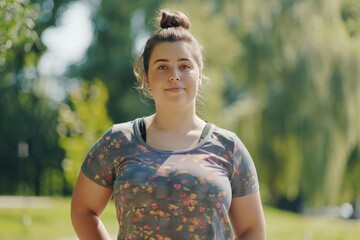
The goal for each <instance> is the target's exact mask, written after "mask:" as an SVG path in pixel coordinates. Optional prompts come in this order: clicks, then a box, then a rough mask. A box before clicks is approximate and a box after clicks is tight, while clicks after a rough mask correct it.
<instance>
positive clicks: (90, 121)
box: [57, 80, 112, 185]
mask: <svg viewBox="0 0 360 240" xmlns="http://www.w3.org/2000/svg"><path fill="white" fill-rule="evenodd" d="M107 101H108V92H107V89H106V87H105V85H104V83H103V82H102V81H101V80H95V81H94V82H93V83H89V82H86V81H85V82H83V83H82V84H81V86H80V87H79V88H78V89H76V90H74V91H73V92H72V93H71V95H70V103H69V104H65V103H63V104H62V105H61V106H60V108H59V119H58V121H59V124H58V126H57V131H58V133H59V135H60V138H59V144H60V146H61V147H62V148H63V149H64V150H65V152H66V158H65V159H64V160H63V162H62V165H63V168H64V170H65V177H66V179H67V182H68V183H69V184H70V185H74V184H75V181H76V179H77V176H78V174H79V171H80V167H81V164H82V162H83V160H84V158H85V156H86V153H87V152H88V151H89V149H90V147H91V146H92V145H93V144H94V143H95V142H96V140H97V139H99V138H100V137H101V136H102V135H103V134H104V132H105V131H106V130H107V129H109V128H110V127H111V125H112V122H111V120H110V119H109V117H108V114H107V109H106V103H107Z"/></svg>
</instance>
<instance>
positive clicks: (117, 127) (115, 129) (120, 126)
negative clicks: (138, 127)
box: [111, 120, 135, 134]
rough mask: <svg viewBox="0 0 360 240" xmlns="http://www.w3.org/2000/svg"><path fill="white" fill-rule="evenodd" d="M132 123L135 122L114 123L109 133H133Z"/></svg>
mask: <svg viewBox="0 0 360 240" xmlns="http://www.w3.org/2000/svg"><path fill="white" fill-rule="evenodd" d="M134 121H135V120H131V121H127V122H121V123H115V124H114V125H113V126H112V127H111V133H112V134H116V133H120V132H122V133H129V132H134V127H133V126H134Z"/></svg>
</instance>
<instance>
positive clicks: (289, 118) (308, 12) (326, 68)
mask: <svg viewBox="0 0 360 240" xmlns="http://www.w3.org/2000/svg"><path fill="white" fill-rule="evenodd" d="M347 2H348V3H350V2H351V3H353V2H352V1H347ZM219 8H220V9H221V12H222V13H225V15H226V17H227V19H228V22H229V24H231V25H232V29H233V30H234V31H233V32H234V34H235V35H236V36H237V38H238V39H239V41H241V43H243V45H244V48H245V54H244V55H240V56H239V58H238V59H237V63H236V65H234V66H235V67H234V69H233V72H234V73H235V74H234V78H233V81H234V83H236V84H238V85H239V86H240V87H239V88H237V89H236V88H233V86H234V85H229V89H228V90H227V91H228V92H232V93H234V95H237V101H234V102H232V104H231V105H230V106H229V107H228V108H227V109H226V110H225V112H226V114H228V113H229V114H230V113H231V114H232V116H233V118H235V119H232V118H230V119H229V123H232V124H233V125H237V128H238V132H240V133H241V134H240V135H241V136H244V138H245V139H247V140H248V141H249V142H250V148H251V152H252V153H254V155H255V159H256V160H257V161H258V163H259V164H258V168H259V172H260V178H261V179H262V182H263V183H264V186H266V189H267V190H268V192H266V191H264V193H266V195H268V196H269V197H270V198H271V200H272V201H273V202H274V203H275V204H280V203H283V202H284V201H283V200H284V199H285V202H288V203H291V202H294V203H296V204H297V205H294V206H288V207H289V208H293V210H299V207H301V206H300V205H299V204H300V203H301V202H302V201H303V200H305V203H306V204H308V205H312V206H314V205H328V204H336V203H337V202H338V201H339V200H340V199H341V193H342V186H343V185H342V183H343V179H344V174H345V171H346V166H347V161H348V160H349V158H350V155H351V153H352V152H353V151H354V149H355V148H356V146H358V144H359V141H360V134H359V124H358V121H359V119H360V116H359V95H360V92H359V91H360V88H359V84H360V81H359V79H360V74H359V66H360V65H359V64H360V60H359V56H360V54H359V48H358V46H359V40H358V38H356V37H353V36H356V31H355V30H352V28H351V27H348V28H347V27H346V26H348V25H346V23H349V22H352V21H353V20H356V17H355V19H354V18H352V17H351V16H352V15H351V14H348V12H351V13H353V12H354V9H353V8H349V7H346V6H344V7H343V8H341V1H337V0H333V1H326V2H325V1H308V0H303V1H281V0H272V1H266V2H264V1H228V2H226V3H224V4H222V5H220V7H219ZM341 9H343V18H341ZM350 9H351V10H350ZM353 15H354V16H358V15H357V13H356V14H353ZM344 16H346V17H344ZM344 19H346V22H344ZM357 21H358V20H357ZM235 90H238V92H237V93H235V92H234V91H235ZM225 97H226V96H225ZM226 114H224V115H226ZM249 129H254V130H251V131H249ZM352 197H354V196H352Z"/></svg>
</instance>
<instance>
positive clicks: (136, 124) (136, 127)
mask: <svg viewBox="0 0 360 240" xmlns="http://www.w3.org/2000/svg"><path fill="white" fill-rule="evenodd" d="M140 121H141V118H137V119H135V120H134V121H133V129H134V133H135V136H136V138H137V140H138V141H139V142H140V143H141V144H142V145H144V146H145V147H146V148H148V149H150V150H152V151H154V152H158V153H168V154H173V153H186V152H190V151H193V150H195V149H198V148H200V147H201V146H203V145H204V144H205V142H206V141H207V140H208V139H209V137H210V135H211V134H212V132H213V130H214V125H213V124H211V123H208V124H209V125H210V127H209V130H208V132H207V134H205V136H204V138H203V139H201V141H199V142H198V143H197V144H196V145H194V146H192V147H190V148H187V149H181V150H173V151H172V150H161V149H157V148H154V147H152V146H150V145H149V144H147V142H145V141H144V139H143V138H142V137H141V133H140V129H139V122H140Z"/></svg>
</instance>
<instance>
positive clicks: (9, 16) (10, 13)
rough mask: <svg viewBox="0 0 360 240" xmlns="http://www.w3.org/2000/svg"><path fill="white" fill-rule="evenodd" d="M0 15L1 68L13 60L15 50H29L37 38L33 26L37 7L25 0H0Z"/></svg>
mask: <svg viewBox="0 0 360 240" xmlns="http://www.w3.org/2000/svg"><path fill="white" fill-rule="evenodd" d="M0 16H1V21H0V70H1V68H4V66H5V64H6V63H9V62H11V61H14V60H15V58H16V51H22V52H29V51H30V49H31V47H32V44H33V43H34V42H35V41H36V40H37V39H38V35H37V33H36V32H35V31H34V28H35V19H37V18H38V16H39V7H38V5H34V4H29V2H28V1H26V0H20V1H19V0H17V1H15V0H0ZM13 49H17V50H16V51H14V50H13Z"/></svg>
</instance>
